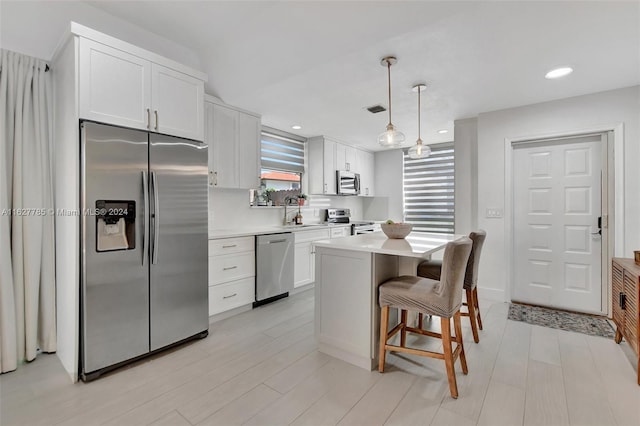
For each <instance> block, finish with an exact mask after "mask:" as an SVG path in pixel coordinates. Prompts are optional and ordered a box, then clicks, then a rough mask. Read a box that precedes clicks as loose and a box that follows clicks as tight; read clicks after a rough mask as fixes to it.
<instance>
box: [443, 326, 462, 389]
mask: <svg viewBox="0 0 640 426" xmlns="http://www.w3.org/2000/svg"><path fill="white" fill-rule="evenodd" d="M440 328H441V329H442V330H441V331H442V347H443V348H444V363H445V365H446V367H447V379H448V380H449V392H451V397H452V398H456V399H457V398H458V384H457V383H456V372H455V369H454V368H453V351H452V349H451V321H450V320H449V318H440Z"/></svg>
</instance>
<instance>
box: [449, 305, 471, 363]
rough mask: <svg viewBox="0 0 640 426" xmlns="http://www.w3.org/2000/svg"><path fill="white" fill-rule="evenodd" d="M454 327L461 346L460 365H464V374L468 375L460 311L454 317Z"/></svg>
mask: <svg viewBox="0 0 640 426" xmlns="http://www.w3.org/2000/svg"><path fill="white" fill-rule="evenodd" d="M453 326H454V328H455V330H456V342H457V343H458V346H460V364H461V365H462V372H463V373H464V374H467V373H468V372H469V370H468V369H467V357H466V356H465V354H464V343H462V324H461V323H460V311H458V312H456V313H455V314H454V315H453Z"/></svg>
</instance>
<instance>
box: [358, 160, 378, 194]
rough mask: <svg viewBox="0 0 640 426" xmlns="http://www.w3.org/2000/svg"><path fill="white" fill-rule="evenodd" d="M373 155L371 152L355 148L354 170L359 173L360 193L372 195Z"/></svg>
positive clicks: (373, 191)
mask: <svg viewBox="0 0 640 426" xmlns="http://www.w3.org/2000/svg"><path fill="white" fill-rule="evenodd" d="M374 159H375V157H374V154H373V153H372V152H369V151H363V150H361V149H358V150H356V168H355V171H356V172H357V173H360V195H364V196H373V195H376V194H375V190H374V187H373V182H374V180H375V176H374V166H375V161H374Z"/></svg>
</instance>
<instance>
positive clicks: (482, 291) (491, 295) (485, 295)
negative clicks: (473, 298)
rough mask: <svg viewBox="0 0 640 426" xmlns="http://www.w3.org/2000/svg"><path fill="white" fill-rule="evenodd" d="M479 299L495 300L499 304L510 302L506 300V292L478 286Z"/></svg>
mask: <svg viewBox="0 0 640 426" xmlns="http://www.w3.org/2000/svg"><path fill="white" fill-rule="evenodd" d="M478 297H479V298H480V299H489V300H495V301H498V302H508V300H506V299H505V292H504V290H500V289H499V288H489V287H481V286H478Z"/></svg>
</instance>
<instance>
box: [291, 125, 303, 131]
mask: <svg viewBox="0 0 640 426" xmlns="http://www.w3.org/2000/svg"><path fill="white" fill-rule="evenodd" d="M291 128H292V129H293V130H300V129H302V126H298V125H297V124H296V125H295V126H291Z"/></svg>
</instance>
